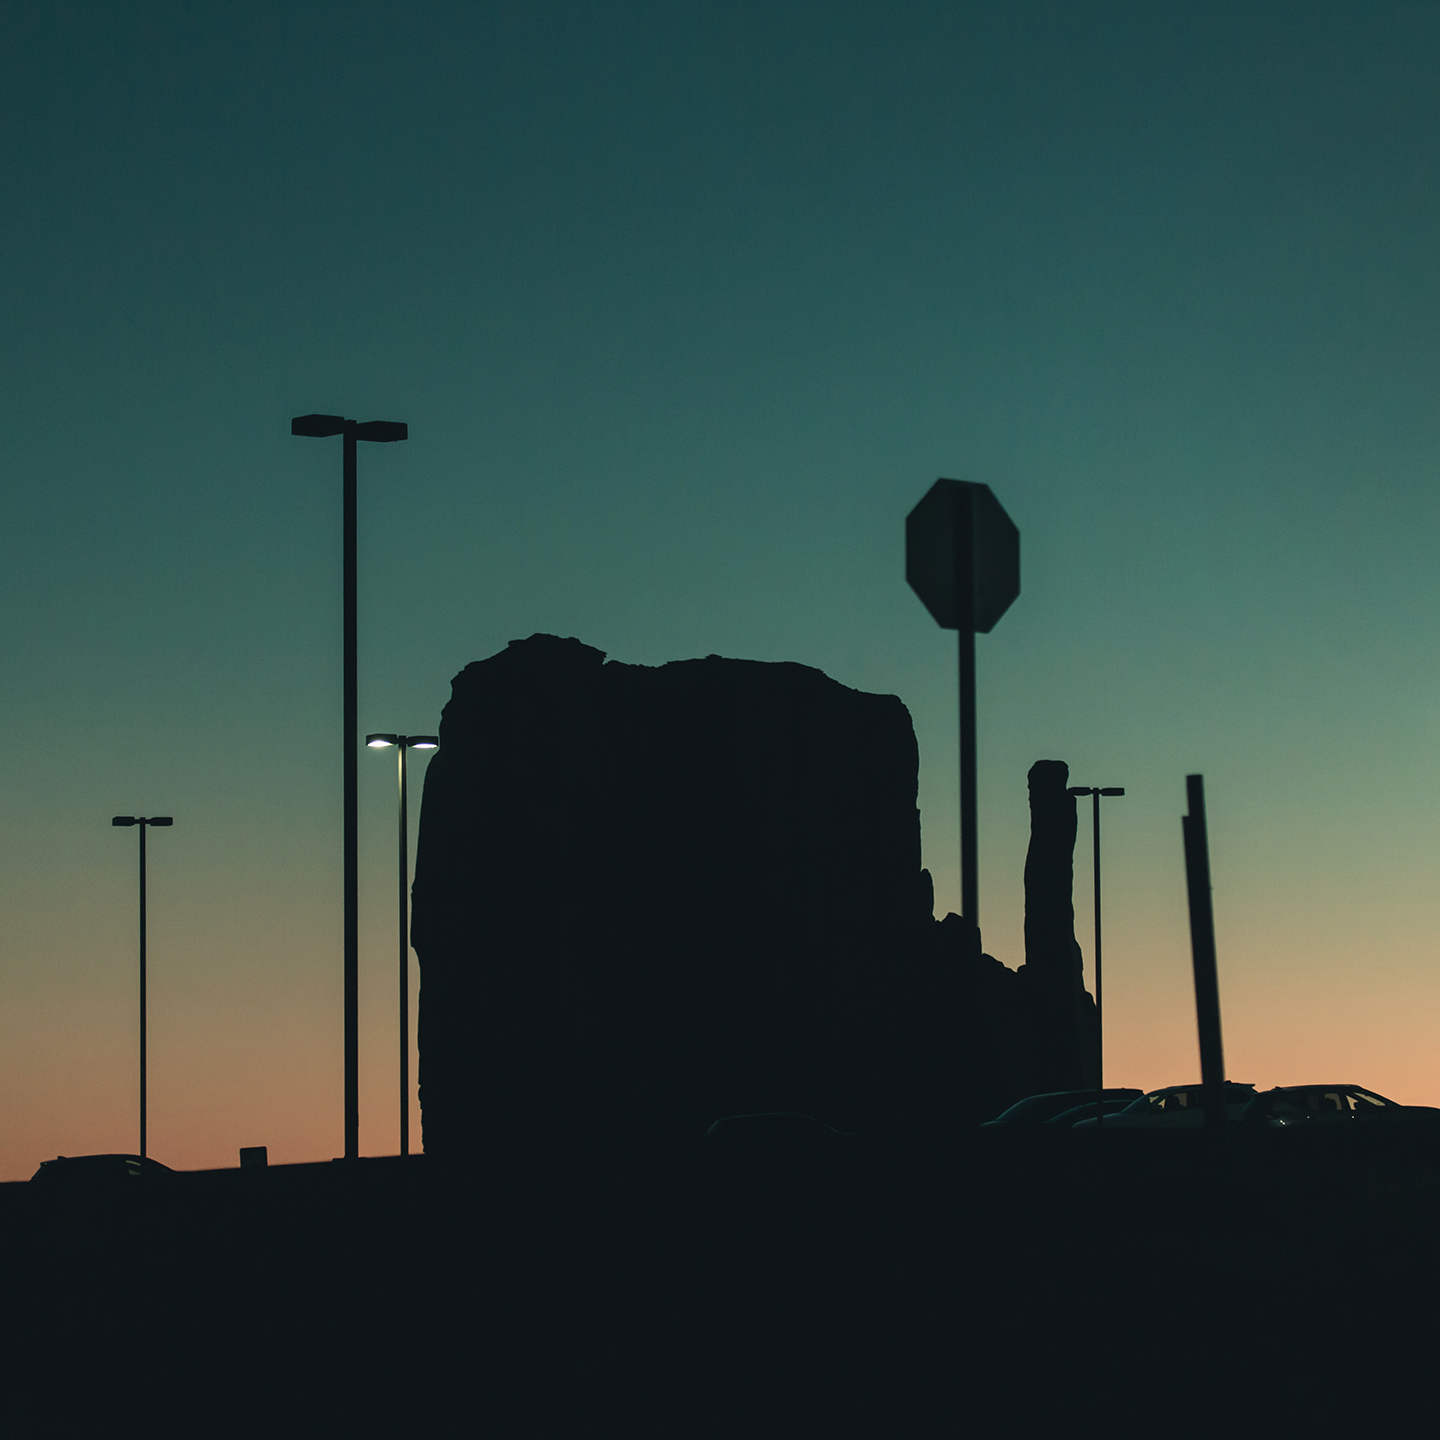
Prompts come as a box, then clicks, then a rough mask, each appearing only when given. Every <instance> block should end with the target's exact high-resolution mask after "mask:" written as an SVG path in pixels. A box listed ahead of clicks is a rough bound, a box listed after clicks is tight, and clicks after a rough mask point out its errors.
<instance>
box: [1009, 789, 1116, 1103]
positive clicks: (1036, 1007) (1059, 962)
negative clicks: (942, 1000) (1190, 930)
mask: <svg viewBox="0 0 1440 1440" xmlns="http://www.w3.org/2000/svg"><path fill="white" fill-rule="evenodd" d="M1028 779H1029V785H1030V848H1029V850H1028V851H1027V852H1026V855H1025V963H1024V965H1022V966H1021V967H1020V971H1019V975H1020V978H1021V980H1022V981H1023V982H1024V983H1025V985H1026V988H1027V990H1028V992H1029V994H1028V1008H1029V1011H1030V1027H1031V1028H1030V1050H1031V1059H1030V1074H1031V1078H1032V1080H1033V1082H1034V1084H1035V1091H1036V1093H1042V1092H1044V1091H1047V1090H1074V1089H1079V1088H1081V1087H1082V1086H1086V1085H1093V1084H1095V1081H1096V1070H1097V1060H1098V1057H1097V1054H1096V1045H1097V1030H1096V1021H1095V1002H1094V999H1093V998H1092V997H1091V996H1090V994H1089V993H1088V992H1087V991H1086V989H1085V980H1084V962H1083V959H1082V957H1081V953H1080V945H1079V942H1078V941H1077V940H1076V939H1075V903H1074V887H1075V831H1076V813H1075V797H1074V796H1073V795H1072V794H1070V792H1069V789H1068V786H1069V782H1070V767H1069V766H1068V765H1066V764H1065V762H1064V761H1063V760H1037V761H1036V762H1035V763H1034V764H1033V765H1032V766H1031V767H1030V774H1029V776H1028Z"/></svg>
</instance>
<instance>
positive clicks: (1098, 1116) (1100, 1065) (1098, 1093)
mask: <svg viewBox="0 0 1440 1440" xmlns="http://www.w3.org/2000/svg"><path fill="white" fill-rule="evenodd" d="M1090 801H1091V804H1092V805H1093V806H1094V810H1093V815H1094V822H1095V830H1094V834H1093V836H1092V839H1091V853H1092V855H1093V858H1094V862H1095V863H1094V864H1093V865H1092V867H1091V868H1092V869H1093V870H1094V872H1095V1048H1096V1052H1097V1053H1096V1059H1095V1123H1096V1124H1097V1125H1103V1124H1104V1123H1105V1108H1104V1106H1105V1018H1104V1011H1103V1009H1102V1008H1101V989H1100V790H1099V788H1098V787H1096V788H1095V789H1094V790H1092V791H1091V792H1090Z"/></svg>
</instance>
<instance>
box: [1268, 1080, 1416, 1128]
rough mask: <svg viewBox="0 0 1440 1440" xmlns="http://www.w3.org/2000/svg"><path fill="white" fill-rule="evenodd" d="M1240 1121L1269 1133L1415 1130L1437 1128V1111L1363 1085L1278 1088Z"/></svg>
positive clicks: (1279, 1086)
mask: <svg viewBox="0 0 1440 1440" xmlns="http://www.w3.org/2000/svg"><path fill="white" fill-rule="evenodd" d="M1240 1119H1241V1120H1242V1121H1244V1122H1245V1123H1246V1124H1248V1125H1256V1126H1263V1127H1265V1128H1266V1129H1270V1130H1296V1129H1312V1128H1323V1129H1332V1128H1336V1127H1349V1126H1354V1125H1363V1126H1365V1127H1366V1128H1370V1127H1374V1126H1382V1125H1383V1126H1385V1127H1387V1128H1392V1127H1403V1128H1405V1129H1409V1130H1414V1129H1417V1128H1424V1127H1430V1126H1436V1125H1440V1110H1437V1109H1435V1108H1434V1107H1433V1106H1430V1105H1401V1104H1400V1103H1399V1102H1398V1101H1395V1100H1387V1099H1386V1098H1385V1096H1383V1095H1380V1094H1377V1093H1376V1092H1375V1091H1374V1090H1367V1089H1366V1088H1365V1087H1364V1086H1363V1085H1277V1086H1276V1087H1275V1089H1273V1090H1266V1091H1263V1092H1262V1093H1261V1094H1259V1095H1256V1096H1255V1098H1254V1099H1253V1100H1251V1102H1250V1103H1249V1104H1248V1105H1247V1106H1246V1107H1245V1109H1244V1110H1243V1111H1242V1112H1241V1115H1240Z"/></svg>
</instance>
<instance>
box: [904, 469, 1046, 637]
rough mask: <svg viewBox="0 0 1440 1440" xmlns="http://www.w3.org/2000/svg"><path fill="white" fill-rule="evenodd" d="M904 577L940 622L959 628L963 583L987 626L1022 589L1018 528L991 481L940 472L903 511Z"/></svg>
mask: <svg viewBox="0 0 1440 1440" xmlns="http://www.w3.org/2000/svg"><path fill="white" fill-rule="evenodd" d="M905 578H906V580H908V581H909V582H910V588H911V589H912V590H913V591H914V592H915V593H916V594H917V595H918V596H919V597H920V598H921V600H923V601H924V602H925V608H926V609H927V610H928V611H929V612H930V613H931V615H933V616H934V617H935V622H936V624H938V625H940V626H942V627H943V628H944V629H946V630H958V629H959V628H960V626H961V625H962V623H963V616H962V614H961V607H962V601H963V597H964V591H963V590H962V589H961V586H962V585H965V586H969V587H970V593H971V596H972V597H973V606H974V609H973V616H974V625H975V629H976V630H977V631H978V632H979V633H981V634H988V633H989V632H990V631H991V630H992V629H994V627H995V622H996V621H997V620H998V619H999V618H1000V617H1001V616H1002V615H1003V614H1004V613H1005V612H1006V611H1007V610H1008V609H1009V608H1010V606H1011V603H1012V602H1013V601H1014V599H1015V597H1016V596H1017V595H1018V594H1019V593H1020V532H1019V530H1017V529H1016V528H1015V522H1014V521H1013V520H1011V518H1010V517H1009V516H1008V515H1007V514H1006V513H1005V510H1004V507H1003V506H1002V505H1001V504H1000V502H999V501H998V500H997V499H996V498H995V496H994V494H993V493H992V491H991V489H990V487H989V486H988V485H980V484H977V483H976V482H974V481H971V480H937V481H936V482H935V483H934V484H933V485H932V486H931V487H930V489H929V490H928V491H927V492H926V494H925V498H924V499H923V500H922V501H921V502H920V503H919V504H918V505H917V506H916V507H915V508H914V509H913V510H912V511H911V512H910V513H909V515H907V516H906V517H905Z"/></svg>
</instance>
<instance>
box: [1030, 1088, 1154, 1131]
mask: <svg viewBox="0 0 1440 1440" xmlns="http://www.w3.org/2000/svg"><path fill="white" fill-rule="evenodd" d="M1136 1098H1138V1097H1136ZM1134 1103H1135V1101H1134V1099H1132V1098H1131V1097H1130V1096H1128V1095H1127V1096H1124V1097H1122V1098H1121V1099H1119V1100H1106V1101H1105V1102H1104V1103H1103V1104H1102V1105H1101V1107H1100V1112H1101V1114H1102V1115H1105V1116H1106V1117H1107V1118H1108V1117H1109V1116H1111V1115H1118V1114H1119V1113H1120V1112H1121V1111H1122V1110H1128V1109H1129V1108H1130V1106H1131V1105H1133V1104H1134ZM1094 1118H1095V1101H1094V1100H1093V1099H1091V1100H1090V1101H1088V1102H1087V1103H1086V1104H1084V1105H1075V1106H1073V1107H1072V1108H1071V1109H1069V1110H1062V1111H1061V1112H1060V1113H1059V1114H1058V1115H1052V1116H1051V1117H1050V1118H1049V1119H1048V1120H1047V1121H1046V1122H1045V1128H1046V1129H1047V1130H1049V1129H1055V1130H1068V1129H1069V1128H1070V1127H1071V1126H1072V1125H1074V1124H1075V1123H1076V1122H1077V1121H1079V1120H1093V1119H1094Z"/></svg>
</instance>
